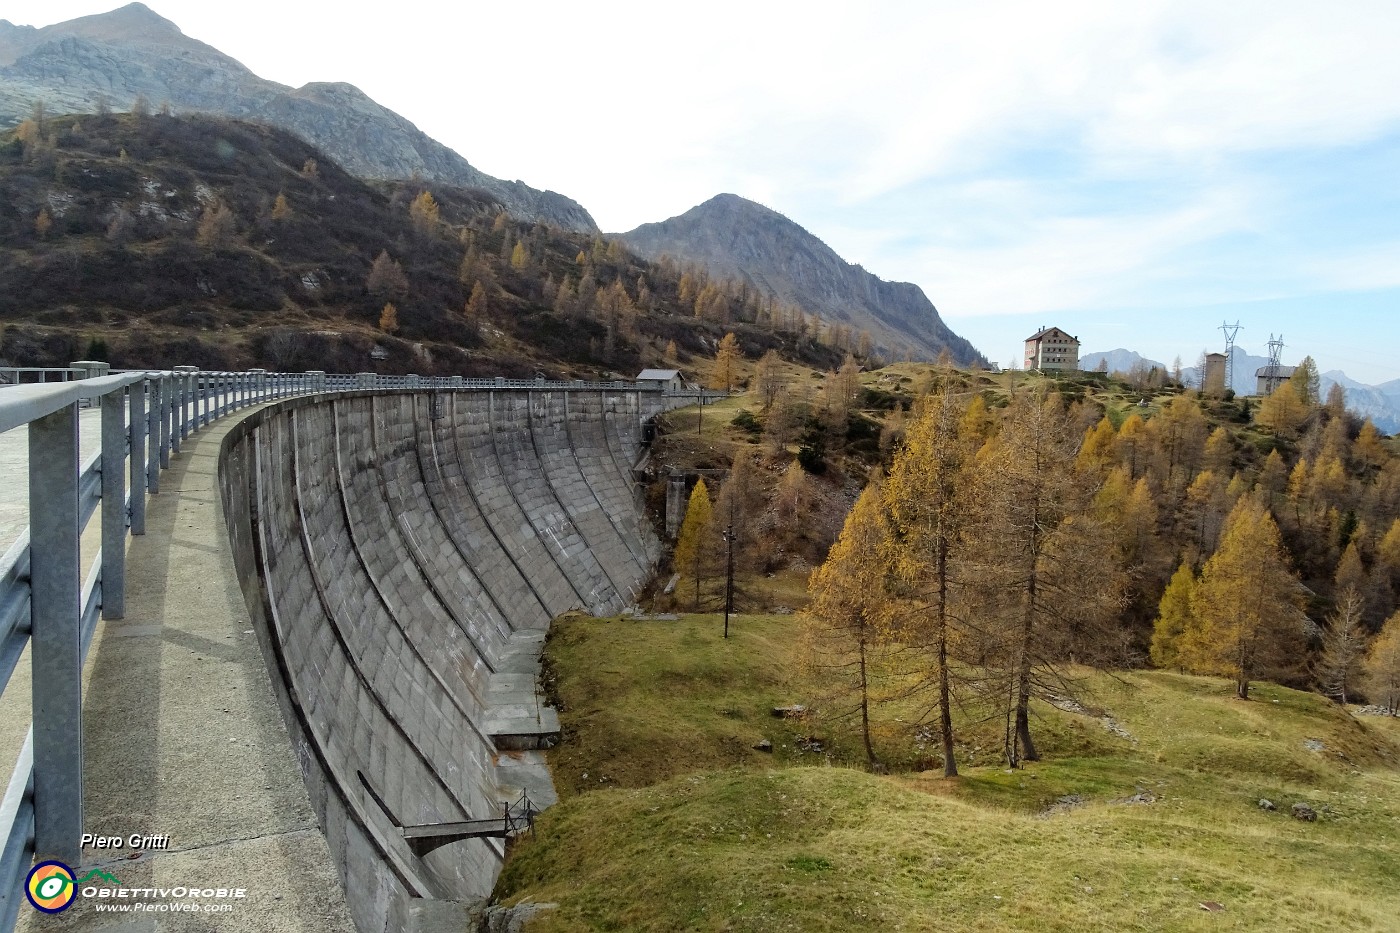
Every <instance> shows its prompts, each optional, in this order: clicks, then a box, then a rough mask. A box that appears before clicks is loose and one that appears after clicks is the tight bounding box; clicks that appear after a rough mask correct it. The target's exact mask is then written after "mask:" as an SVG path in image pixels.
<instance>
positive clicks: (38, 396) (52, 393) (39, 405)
mask: <svg viewBox="0 0 1400 933" xmlns="http://www.w3.org/2000/svg"><path fill="white" fill-rule="evenodd" d="M146 378H147V376H146V375H145V374H136V373H132V374H124V375H119V376H99V377H98V378H96V379H75V380H73V381H72V382H31V383H26V384H23V385H16V386H6V387H5V391H4V392H0V433H3V432H5V431H8V430H10V429H11V428H17V427H19V426H20V425H22V424H28V423H29V422H31V421H36V420H38V419H39V418H43V417H45V416H46V415H51V414H53V413H54V412H56V411H58V410H59V409H60V408H66V407H68V406H69V405H72V404H73V403H74V402H77V401H82V400H84V399H94V398H99V397H101V396H103V395H106V394H107V393H108V392H112V391H115V390H117V389H124V388H126V387H127V386H129V385H132V384H133V383H136V382H141V381H142V380H144V379H146Z"/></svg>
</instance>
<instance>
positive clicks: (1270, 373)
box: [1254, 366, 1297, 379]
mask: <svg viewBox="0 0 1400 933" xmlns="http://www.w3.org/2000/svg"><path fill="white" fill-rule="evenodd" d="M1295 369H1297V367H1296V366H1260V367H1259V368H1258V369H1257V370H1255V371H1254V375H1255V378H1258V379H1287V378H1289V377H1290V376H1292V375H1293V370H1295Z"/></svg>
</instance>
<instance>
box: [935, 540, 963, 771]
mask: <svg viewBox="0 0 1400 933" xmlns="http://www.w3.org/2000/svg"><path fill="white" fill-rule="evenodd" d="M938 731H939V734H940V735H941V736H942V738H943V776H944V777H957V776H958V763H957V761H955V760H954V759H953V710H952V691H951V690H950V689H949V685H948V542H947V539H946V537H945V538H944V540H942V541H941V542H939V549H938Z"/></svg>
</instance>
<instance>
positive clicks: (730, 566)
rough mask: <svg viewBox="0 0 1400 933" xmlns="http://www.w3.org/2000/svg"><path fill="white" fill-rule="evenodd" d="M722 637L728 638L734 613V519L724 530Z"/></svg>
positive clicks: (731, 517)
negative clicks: (731, 615)
mask: <svg viewBox="0 0 1400 933" xmlns="http://www.w3.org/2000/svg"><path fill="white" fill-rule="evenodd" d="M724 546H725V555H724V563H725V568H724V637H725V638H726V639H727V638H728V637H729V614H730V613H731V612H733V611H734V518H733V516H732V515H731V516H730V519H729V524H728V525H727V526H726V527H725V529H724Z"/></svg>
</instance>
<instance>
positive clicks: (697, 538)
mask: <svg viewBox="0 0 1400 933" xmlns="http://www.w3.org/2000/svg"><path fill="white" fill-rule="evenodd" d="M713 512H714V508H713V506H712V505H711V504H710V490H709V489H708V488H707V487H706V486H705V478H704V477H703V476H702V477H701V478H700V479H699V480H698V481H696V483H695V488H694V489H692V490H691V491H690V501H689V502H687V503H686V508H685V519H684V520H683V521H682V522H681V530H680V532H679V533H678V534H677V535H676V550H675V556H674V558H673V560H672V563H673V565H674V566H675V568H676V570H677V571H679V572H681V573H689V574H690V575H691V576H692V577H693V578H694V580H695V598H694V599H693V600H692V601H691V606H690V608H691V610H692V611H695V610H698V609H699V608H700V581H701V580H702V579H703V577H704V575H705V570H706V564H707V563H708V557H709V554H708V553H707V552H708V550H709V548H708V545H709V538H710V530H711V523H712V521H713Z"/></svg>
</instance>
